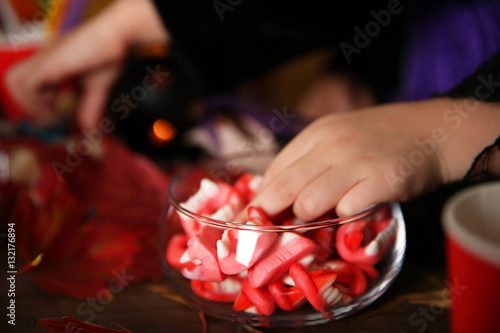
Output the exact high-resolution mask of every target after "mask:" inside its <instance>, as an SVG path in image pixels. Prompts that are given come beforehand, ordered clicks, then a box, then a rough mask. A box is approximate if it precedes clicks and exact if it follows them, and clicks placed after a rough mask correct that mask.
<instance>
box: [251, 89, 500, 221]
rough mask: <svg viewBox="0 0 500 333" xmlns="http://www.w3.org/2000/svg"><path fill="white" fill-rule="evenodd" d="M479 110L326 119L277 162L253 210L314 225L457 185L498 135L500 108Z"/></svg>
mask: <svg viewBox="0 0 500 333" xmlns="http://www.w3.org/2000/svg"><path fill="white" fill-rule="evenodd" d="M475 103H476V104H475V110H473V111H467V110H466V108H465V107H464V105H468V104H464V101H463V100H452V99H447V98H439V99H434V100H430V101H426V102H414V103H399V104H390V105H384V106H378V107H373V108H368V109H362V110H359V111H353V112H350V113H342V114H336V115H329V116H325V117H323V118H320V119H319V120H317V121H315V122H313V123H312V124H311V125H310V126H308V127H307V128H306V129H305V130H304V131H302V132H301V133H300V134H299V135H298V136H297V137H296V138H294V139H293V140H292V141H291V142H290V143H289V144H288V145H287V146H286V147H285V148H284V149H283V151H282V152H281V153H280V154H279V155H278V156H277V157H276V159H275V160H274V161H273V162H272V163H271V165H270V167H269V168H268V170H267V171H266V173H265V175H264V179H263V182H262V184H261V186H260V188H259V190H258V194H257V196H256V198H255V199H254V200H253V202H252V203H250V205H255V206H260V207H261V208H263V209H264V210H265V211H266V212H267V213H268V214H270V215H274V214H277V213H279V212H281V211H282V210H284V209H286V208H287V207H289V206H293V211H294V213H295V215H296V216H297V217H299V218H301V219H303V220H305V221H310V220H312V219H314V218H316V217H318V216H320V215H322V214H323V213H325V212H326V211H328V210H330V209H332V208H335V207H336V211H337V213H338V215H340V216H344V215H348V214H352V213H355V212H356V211H359V210H361V209H364V208H366V207H368V206H370V205H372V204H375V203H380V202H389V201H404V200H408V199H412V198H414V197H416V196H418V195H421V194H424V193H425V192H428V191H430V190H432V189H434V188H436V187H437V186H440V185H442V184H444V183H447V182H450V181H454V180H458V179H460V178H462V177H463V176H464V175H465V173H466V172H467V170H468V168H469V167H470V166H471V165H472V162H473V160H474V158H475V157H476V156H477V155H478V154H479V153H480V152H481V150H482V149H483V148H484V147H485V146H487V145H489V144H491V143H492V142H493V141H494V140H495V138H496V137H498V133H499V132H500V130H499V128H500V110H499V107H498V105H495V104H486V103H482V102H475ZM457 105H458V107H457ZM460 106H461V107H462V109H461V110H462V111H461V114H459V113H458V112H457V109H458V108H459V107H460ZM495 108H496V109H495Z"/></svg>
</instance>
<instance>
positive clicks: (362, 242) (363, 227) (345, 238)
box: [336, 217, 397, 265]
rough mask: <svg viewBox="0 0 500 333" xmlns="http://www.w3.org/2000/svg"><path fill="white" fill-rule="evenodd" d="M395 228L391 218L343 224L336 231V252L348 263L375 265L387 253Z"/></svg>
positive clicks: (394, 221) (395, 225) (394, 222)
mask: <svg viewBox="0 0 500 333" xmlns="http://www.w3.org/2000/svg"><path fill="white" fill-rule="evenodd" d="M396 227H397V223H396V220H395V219H393V218H391V217H388V218H385V219H383V220H381V221H377V220H371V221H367V220H363V221H358V222H351V223H347V224H344V225H342V226H340V227H339V229H338V231H337V236H336V239H337V251H338V253H339V254H340V256H341V257H342V258H343V259H344V260H346V261H348V262H351V263H356V264H368V265H376V264H377V263H378V262H380V261H381V260H382V259H383V258H385V256H386V255H387V253H388V252H389V250H390V248H391V246H392V243H393V242H394V238H395V235H396Z"/></svg>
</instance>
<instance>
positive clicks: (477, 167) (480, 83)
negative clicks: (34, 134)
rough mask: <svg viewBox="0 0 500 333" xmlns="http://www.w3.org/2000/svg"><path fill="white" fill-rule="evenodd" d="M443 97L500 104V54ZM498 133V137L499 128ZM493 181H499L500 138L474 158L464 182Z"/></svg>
mask: <svg viewBox="0 0 500 333" xmlns="http://www.w3.org/2000/svg"><path fill="white" fill-rule="evenodd" d="M445 95H446V96H449V97H452V98H474V99H476V100H480V101H484V102H500V52H498V53H497V54H495V55H494V56H493V57H492V58H491V59H489V60H488V61H486V62H485V63H483V64H482V65H481V66H480V67H479V69H478V70H477V71H476V72H475V73H474V74H472V75H470V76H468V77H466V78H465V79H464V80H463V81H462V82H461V83H459V84H458V85H457V86H456V87H455V88H453V89H452V90H451V91H450V92H448V93H446V94H445ZM498 112H500V108H499V110H498ZM498 133H499V135H500V128H499V129H498ZM494 179H500V137H498V139H497V140H496V141H495V142H494V143H493V144H491V145H490V146H488V147H486V148H484V150H483V151H482V152H481V153H480V154H479V156H477V157H476V159H475V160H474V163H473V164H472V167H471V168H470V170H469V171H468V172H467V175H466V177H465V180H467V181H471V182H479V181H487V180H494Z"/></svg>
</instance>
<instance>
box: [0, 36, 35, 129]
mask: <svg viewBox="0 0 500 333" xmlns="http://www.w3.org/2000/svg"><path fill="white" fill-rule="evenodd" d="M37 49H38V45H36V44H30V45H27V46H24V47H22V48H17V49H15V48H13V47H11V46H10V45H9V44H8V43H7V42H5V43H3V44H0V112H1V114H2V116H3V117H4V118H7V119H9V120H12V121H15V120H20V119H22V118H24V117H25V116H26V114H25V113H24V110H23V109H22V107H21V106H20V105H19V104H18V103H17V102H16V101H15V100H14V98H13V97H12V95H11V93H10V91H9V89H7V87H6V84H5V75H6V73H7V71H8V70H9V69H10V68H11V67H12V66H13V65H14V64H15V63H17V62H19V61H21V60H23V59H25V58H27V57H29V56H30V55H32V54H33V53H34V52H35V51H36V50H37Z"/></svg>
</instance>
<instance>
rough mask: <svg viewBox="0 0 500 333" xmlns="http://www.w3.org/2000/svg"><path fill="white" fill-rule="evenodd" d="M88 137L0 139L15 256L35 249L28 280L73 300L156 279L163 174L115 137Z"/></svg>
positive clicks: (3, 193) (26, 257)
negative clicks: (57, 140) (45, 140)
mask: <svg viewBox="0 0 500 333" xmlns="http://www.w3.org/2000/svg"><path fill="white" fill-rule="evenodd" d="M94 139H96V137H95V138H94ZM89 142H90V141H89V140H88V138H84V137H72V138H71V139H68V140H67V141H64V142H61V143H52V144H43V143H40V142H36V141H29V140H13V141H6V142H2V143H0V151H1V152H2V153H3V155H4V156H7V157H8V163H6V164H7V165H8V166H9V170H8V171H9V172H8V175H9V177H8V181H5V180H4V182H3V184H0V197H2V198H5V199H8V201H10V202H11V203H12V204H13V208H12V211H10V212H7V211H6V210H5V214H7V213H10V214H9V215H10V218H9V219H8V221H9V222H11V223H15V226H16V233H17V237H16V241H17V244H16V246H17V249H18V253H19V256H20V260H21V262H22V263H24V264H28V263H31V262H32V261H33V260H34V259H35V258H37V257H38V256H39V255H40V254H42V258H41V261H39V262H38V263H37V265H33V267H32V268H31V269H30V270H29V271H28V272H29V274H30V275H31V276H32V277H33V279H34V280H35V281H36V283H37V284H38V285H39V286H40V287H41V288H43V289H45V290H47V291H49V292H52V293H57V294H65V295H68V296H71V297H74V298H78V299H84V298H85V297H96V296H99V295H100V296H103V295H105V297H108V296H110V297H112V296H113V294H114V293H117V292H119V291H121V290H123V288H125V287H126V286H127V285H129V284H132V283H136V282H140V281H143V280H157V279H160V278H161V276H162V275H161V270H160V261H159V259H158V255H157V247H156V228H157V223H158V216H159V212H160V209H161V207H162V204H163V200H164V196H165V194H166V190H167V185H168V180H169V177H168V175H166V174H165V173H164V172H163V171H161V170H160V169H159V168H158V167H157V166H156V165H154V164H153V163H152V162H151V161H150V160H149V159H147V158H146V157H144V156H140V155H137V154H134V153H133V152H131V151H130V150H129V149H128V148H127V147H126V146H124V145H123V144H122V143H121V142H120V141H118V140H117V139H114V138H112V137H102V136H101V139H100V140H97V139H96V140H94V142H93V143H95V144H90V143H89ZM84 147H85V148H84ZM4 217H5V216H4ZM103 297H104V296H103Z"/></svg>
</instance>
